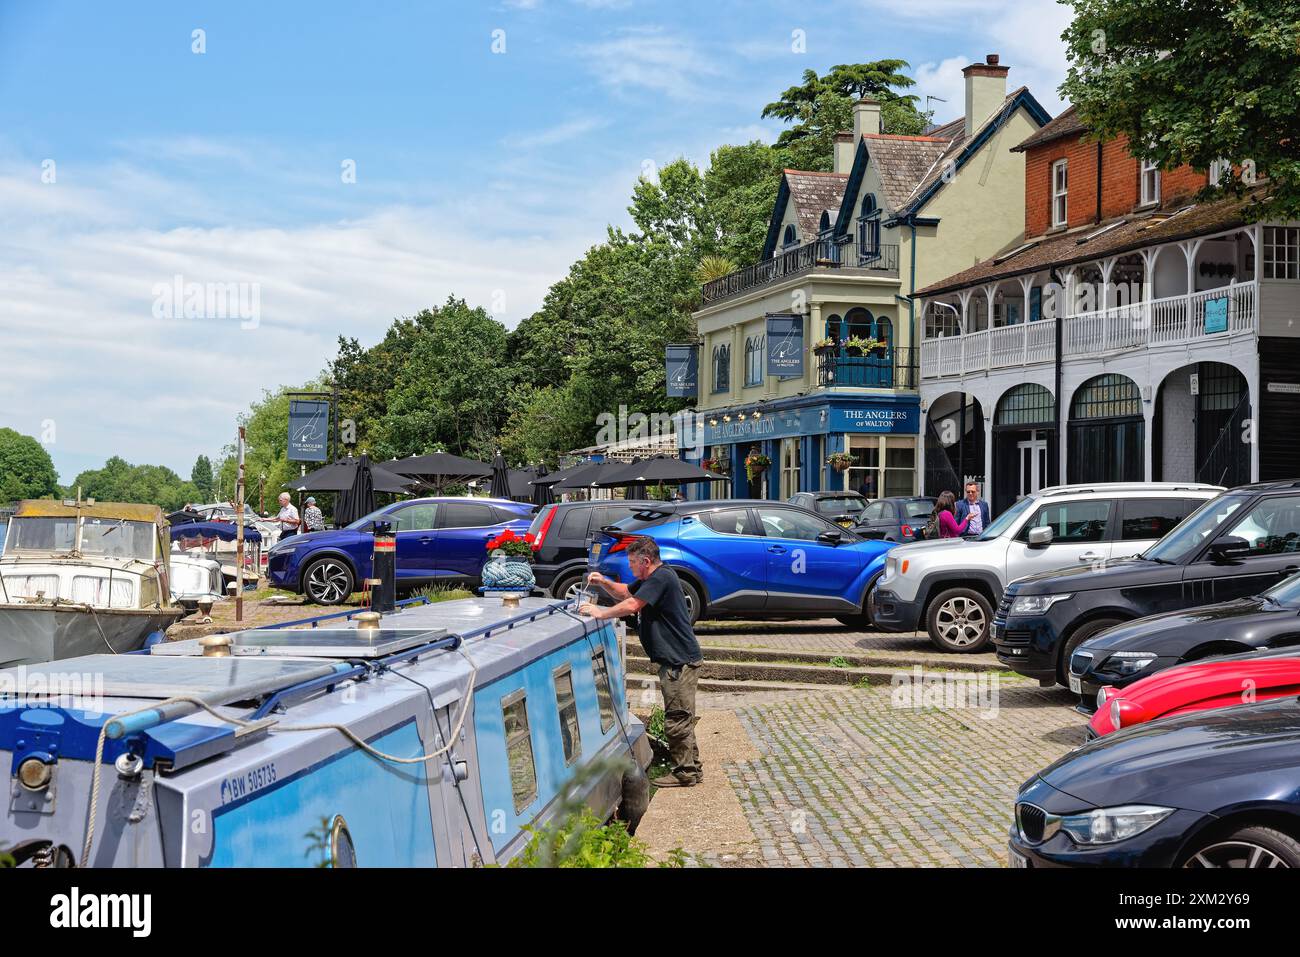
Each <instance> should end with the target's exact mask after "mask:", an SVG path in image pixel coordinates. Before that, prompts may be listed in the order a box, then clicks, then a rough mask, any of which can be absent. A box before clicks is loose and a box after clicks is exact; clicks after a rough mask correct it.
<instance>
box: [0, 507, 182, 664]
mask: <svg viewBox="0 0 1300 957" xmlns="http://www.w3.org/2000/svg"><path fill="white" fill-rule="evenodd" d="M165 528H166V520H165V519H164V518H163V514H162V510H161V509H160V508H158V507H157V506H154V505H134V504H123V503H118V502H94V501H80V500H78V501H63V502H58V501H47V500H28V501H23V502H20V503H18V507H17V508H16V509H15V511H14V514H13V517H12V518H11V519H10V521H9V528H8V533H7V535H6V536H5V543H4V553H3V554H2V555H0V667H9V666H12V665H20V664H33V663H36V662H42V661H51V660H54V659H58V658H72V657H76V656H78V655H86V654H92V653H95V652H104V653H110V654H122V653H124V652H127V651H134V650H135V649H138V648H140V647H142V646H143V645H144V643H145V640H146V638H148V636H149V635H151V634H154V633H155V632H159V633H160V632H162V631H164V630H165V629H166V628H167V626H168V625H170V624H172V623H173V622H174V621H176V620H177V618H179V617H180V616H181V615H182V614H183V610H182V609H181V608H179V607H178V606H176V605H175V604H173V603H172V600H171V594H170V587H169V583H168V553H169V546H168V544H167V543H166V540H165V537H164V534H163V533H164V529H165Z"/></svg>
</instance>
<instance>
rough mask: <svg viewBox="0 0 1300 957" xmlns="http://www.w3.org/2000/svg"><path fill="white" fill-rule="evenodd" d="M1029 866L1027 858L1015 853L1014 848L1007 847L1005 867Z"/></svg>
mask: <svg viewBox="0 0 1300 957" xmlns="http://www.w3.org/2000/svg"><path fill="white" fill-rule="evenodd" d="M1028 866H1029V858H1027V857H1025V856H1024V855H1023V854H1018V853H1016V851H1015V849H1014V848H1010V847H1008V848H1007V867H1014V868H1024V867H1028Z"/></svg>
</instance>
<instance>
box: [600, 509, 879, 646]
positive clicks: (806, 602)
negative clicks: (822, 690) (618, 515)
mask: <svg viewBox="0 0 1300 957" xmlns="http://www.w3.org/2000/svg"><path fill="white" fill-rule="evenodd" d="M642 535H644V536H649V537H650V538H653V539H654V540H655V541H656V542H658V544H659V556H660V558H661V559H662V560H663V562H664V564H665V565H668V566H670V567H671V568H672V569H673V571H675V572H676V573H677V575H678V577H679V578H680V579H681V581H682V588H683V590H684V591H685V592H686V603H687V606H688V608H689V609H690V613H691V620H692V621H696V620H698V619H700V618H723V617H733V618H787V619H788V618H820V617H833V618H837V619H839V621H840V622H841V623H843V624H845V625H848V626H849V627H853V628H864V627H867V626H868V625H870V623H871V621H870V617H869V612H868V610H867V609H868V607H869V605H868V600H869V597H870V594H871V589H872V588H873V587H875V584H876V579H877V578H879V577H880V574H881V573H882V572H883V571H884V568H885V553H886V552H888V551H889V550H890V549H891V548H893V547H894V543H893V542H882V541H872V540H868V539H864V538H859V537H858V536H857V535H854V534H853V533H852V532H850V531H848V530H846V529H843V528H840V527H839V526H838V525H835V524H833V523H832V522H828V521H827V520H826V519H824V518H822V517H821V516H819V515H816V514H814V513H813V512H810V511H808V510H807V509H805V508H799V507H797V506H794V505H788V504H786V503H784V502H768V501H756V500H753V499H736V500H730V501H728V500H723V501H710V502H676V503H667V502H666V503H663V504H662V505H655V506H654V507H652V508H648V509H645V510H642V511H640V512H638V513H637V514H635V515H633V516H631V517H630V518H626V519H623V520H622V521H620V522H618V523H617V524H615V525H611V526H606V527H604V528H602V529H601V530H600V531H599V532H598V533H596V534H595V535H594V536H593V538H592V543H591V547H590V549H589V553H588V565H589V567H591V568H593V569H595V570H597V571H599V572H600V573H601V574H602V575H605V576H606V577H608V578H612V579H615V580H616V581H623V582H630V581H631V580H632V578H633V576H632V572H631V569H630V568H629V566H628V563H627V551H626V549H627V546H628V545H629V544H630V543H631V542H632V541H633V540H634V539H635V538H636V537H638V536H642Z"/></svg>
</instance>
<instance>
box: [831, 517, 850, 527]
mask: <svg viewBox="0 0 1300 957" xmlns="http://www.w3.org/2000/svg"><path fill="white" fill-rule="evenodd" d="M835 524H836V525H838V526H840V527H841V528H852V527H853V519H851V518H841V519H840V520H839V521H837V522H836V523H835Z"/></svg>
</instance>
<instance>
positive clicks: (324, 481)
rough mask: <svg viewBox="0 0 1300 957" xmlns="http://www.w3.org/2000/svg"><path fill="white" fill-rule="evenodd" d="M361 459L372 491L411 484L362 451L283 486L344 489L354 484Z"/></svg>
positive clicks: (300, 489) (398, 489) (396, 489)
mask: <svg viewBox="0 0 1300 957" xmlns="http://www.w3.org/2000/svg"><path fill="white" fill-rule="evenodd" d="M362 461H364V462H365V463H366V468H367V469H369V471H370V482H371V487H372V491H375V492H407V491H410V488H411V486H412V485H414V484H415V483H414V482H412V481H411V480H410V479H409V478H407V477H406V476H405V475H399V474H397V473H395V472H391V471H389V470H388V469H387V468H385V467H384V466H382V465H371V464H370V459H369V457H368V456H365V455H363V456H361V458H359V459H355V458H352V457H350V456H349V457H348V458H346V459H340V460H339V461H337V462H334V463H332V464H330V465H326V466H325V467H323V468H319V469H317V470H316V471H314V472H308V473H307V474H306V475H304V476H302V477H301V478H296V479H293V480H292V481H289V482H285V483H284V487H285V488H287V489H292V490H293V491H295V492H346V491H347V490H348V489H350V488H352V487H353V486H355V485H356V482H357V469H358V468H360V466H361V463H362ZM372 511H373V509H372Z"/></svg>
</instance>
